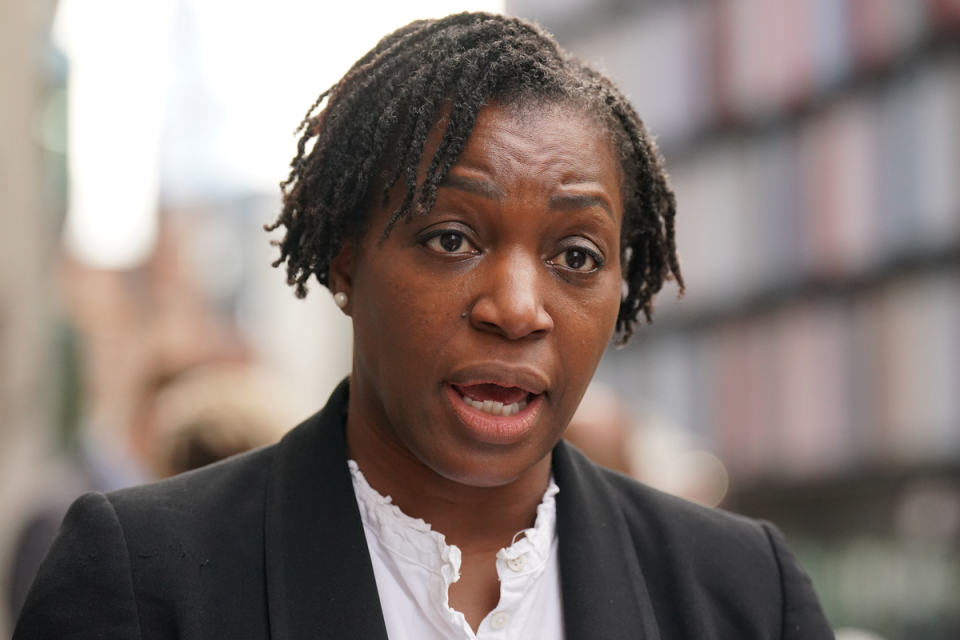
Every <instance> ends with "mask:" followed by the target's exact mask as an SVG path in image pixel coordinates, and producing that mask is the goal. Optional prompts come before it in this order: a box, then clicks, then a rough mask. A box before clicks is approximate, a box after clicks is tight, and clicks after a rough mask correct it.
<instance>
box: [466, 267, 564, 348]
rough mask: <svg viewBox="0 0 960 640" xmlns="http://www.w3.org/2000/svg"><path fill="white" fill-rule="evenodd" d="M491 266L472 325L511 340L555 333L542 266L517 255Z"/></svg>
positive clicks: (475, 306) (474, 305) (486, 274)
mask: <svg viewBox="0 0 960 640" xmlns="http://www.w3.org/2000/svg"><path fill="white" fill-rule="evenodd" d="M488 260H490V262H489V263H488V265H487V268H486V269H484V271H483V274H482V276H481V278H482V284H481V287H480V291H481V294H480V295H479V296H478V297H477V298H476V299H475V302H474V304H473V307H472V308H471V310H470V324H472V325H473V327H474V328H476V329H479V330H480V331H486V332H491V333H496V334H499V335H501V336H503V337H505V338H508V339H509V340H521V339H524V338H540V337H543V336H545V335H547V334H548V333H550V331H551V330H552V329H553V317H551V315H550V314H549V313H548V312H547V310H546V309H545V308H544V306H543V298H544V293H545V292H544V290H543V287H544V285H545V283H543V282H542V281H541V277H542V276H543V275H545V274H543V269H542V264H541V263H540V260H539V258H537V257H535V256H522V255H518V254H517V252H515V253H513V254H512V255H508V256H504V258H503V259H496V258H494V257H493V256H491V257H490V258H488Z"/></svg>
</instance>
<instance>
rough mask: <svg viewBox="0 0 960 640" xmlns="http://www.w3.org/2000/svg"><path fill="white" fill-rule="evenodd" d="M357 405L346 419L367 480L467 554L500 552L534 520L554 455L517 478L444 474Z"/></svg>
mask: <svg viewBox="0 0 960 640" xmlns="http://www.w3.org/2000/svg"><path fill="white" fill-rule="evenodd" d="M351 400H352V398H351ZM352 404H353V403H352V402H351V405H352ZM353 409H354V407H353V406H351V407H350V411H349V413H348V418H347V433H346V435H347V449H348V451H349V454H350V456H351V457H352V458H353V460H355V461H356V463H357V465H358V466H359V467H360V470H361V471H362V472H363V475H364V477H365V478H366V479H367V482H368V483H369V484H370V486H371V487H373V488H374V489H376V490H377V491H378V492H379V493H380V494H381V495H384V496H390V498H391V499H392V501H393V503H394V504H395V505H397V507H399V508H400V510H401V511H403V512H404V513H405V514H407V515H408V516H410V517H413V518H421V519H422V520H423V521H424V522H427V523H428V524H430V526H431V528H433V529H434V530H435V531H438V532H439V533H442V534H443V535H444V537H445V538H446V540H447V542H448V544H455V545H457V546H458V547H459V548H460V549H461V551H462V552H464V553H465V554H471V553H495V552H496V551H498V550H499V549H501V548H504V547H507V546H509V545H510V544H511V542H512V540H513V537H514V536H515V535H516V533H517V532H519V531H522V530H524V529H527V528H530V527H532V526H533V525H534V523H535V521H536V516H537V507H538V506H539V505H540V502H541V501H542V498H543V494H544V492H545V491H546V490H547V485H548V484H549V481H550V464H551V456H550V455H549V454H548V455H547V456H546V457H545V458H544V459H542V460H540V461H539V462H538V463H537V464H535V465H534V466H533V467H532V468H530V469H529V470H528V471H527V472H526V473H524V474H523V475H522V476H520V477H519V478H517V479H516V480H514V481H512V482H509V483H507V484H504V485H501V486H496V487H474V486H470V485H466V484H463V483H460V482H457V481H455V480H451V479H449V478H446V477H444V476H442V475H440V474H439V473H437V472H436V471H434V470H433V469H431V468H430V467H428V466H427V465H426V464H424V463H423V462H422V461H421V460H420V459H419V458H417V457H416V456H415V455H414V454H413V453H411V452H410V451H409V450H408V449H407V448H406V446H404V445H403V443H402V442H401V441H400V440H399V439H398V438H397V437H396V436H395V435H394V434H392V432H391V431H390V430H389V429H383V428H378V427H377V426H375V425H373V424H371V423H370V422H368V421H366V420H364V419H363V417H362V416H361V415H360V412H359V411H354V410H353ZM355 416H356V418H355Z"/></svg>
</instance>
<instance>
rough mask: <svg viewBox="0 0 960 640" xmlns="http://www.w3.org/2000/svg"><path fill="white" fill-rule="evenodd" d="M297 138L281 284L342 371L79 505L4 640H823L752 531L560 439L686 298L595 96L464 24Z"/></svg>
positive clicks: (538, 59) (515, 23)
mask: <svg viewBox="0 0 960 640" xmlns="http://www.w3.org/2000/svg"><path fill="white" fill-rule="evenodd" d="M324 100H326V104H325V106H324V108H323V109H322V110H320V111H319V112H318V113H316V114H314V112H315V110H316V109H317V108H318V107H319V106H320V104H321V103H322V102H323V101H324ZM301 128H302V129H303V130H304V133H303V136H302V137H301V139H300V141H299V147H298V153H297V156H296V157H295V158H294V160H293V162H292V171H291V175H290V178H289V180H287V181H286V182H285V183H284V184H283V189H284V206H283V210H282V212H281V214H280V216H279V219H278V220H277V222H276V224H275V225H273V227H272V228H278V227H281V226H282V227H284V229H285V236H284V238H283V240H282V242H280V243H279V245H280V250H281V255H280V259H279V260H278V261H277V264H278V265H279V264H280V263H283V262H286V265H287V269H288V275H289V281H290V283H291V284H293V285H295V287H296V291H297V294H298V295H300V296H303V295H305V294H306V283H307V280H308V279H309V278H310V277H311V276H315V277H316V278H317V280H319V281H320V282H321V283H322V284H324V285H326V286H327V287H328V288H329V289H330V290H331V292H332V293H333V294H334V300H335V301H336V302H337V304H338V306H340V307H341V308H342V309H343V311H344V313H346V314H348V315H349V316H351V317H352V320H353V325H354V336H355V344H354V363H353V373H352V374H351V376H350V378H349V380H348V381H344V383H342V384H341V385H340V387H339V388H338V389H337V390H336V391H335V392H334V394H333V396H332V397H331V398H330V400H329V402H328V404H327V406H326V408H324V409H323V411H321V412H320V413H319V414H317V415H316V416H314V417H313V418H311V419H309V420H307V421H306V422H305V423H304V424H302V425H300V426H299V427H297V428H296V429H294V430H293V431H292V432H290V433H289V434H288V435H287V436H286V437H285V438H284V439H283V441H282V442H280V443H279V444H278V445H276V446H273V447H267V448H264V449H260V450H258V451H255V452H253V453H251V454H246V455H243V456H239V457H236V458H233V459H231V460H229V461H227V462H225V463H221V464H218V465H214V466H213V467H210V468H207V469H204V470H200V471H199V472H193V473H190V474H186V475H183V476H179V477H177V478H174V479H172V480H169V481H166V482H162V483H158V484H155V485H151V486H147V487H141V488H136V489H131V490H127V491H121V492H117V493H112V494H109V495H106V496H104V495H100V494H90V495H87V496H85V497H84V498H81V499H80V500H79V501H78V502H77V503H76V504H75V505H74V507H73V508H72V510H71V512H70V513H69V514H68V516H67V518H66V520H65V524H64V526H63V529H62V532H61V534H60V537H59V539H58V541H57V543H56V545H55V546H54V549H53V550H52V551H51V553H50V555H49V557H48V558H47V560H46V561H45V564H44V566H43V567H42V569H41V571H40V574H39V577H38V579H37V581H36V583H35V585H34V587H33V589H32V592H31V594H30V596H29V599H28V602H27V604H26V606H25V609H24V612H23V615H22V617H21V619H20V623H19V626H18V628H17V631H16V635H15V638H17V639H18V640H21V639H26V638H41V637H42V638H59V637H67V636H72V635H87V634H89V633H92V632H93V631H97V632H98V633H99V634H100V636H99V637H111V638H112V637H117V638H121V637H122V638H130V637H143V638H167V637H170V638H173V637H178V638H211V637H224V638H227V637H229V638H266V637H272V638H387V637H389V638H392V639H397V638H418V639H420V638H471V637H474V636H476V637H479V638H562V637H566V638H569V639H571V640H572V639H575V638H583V639H588V638H589V639H591V640H592V639H601V638H646V639H648V640H650V639H655V638H662V639H664V640H665V639H667V638H671V639H672V638H691V639H694V638H695V639H697V640H703V639H707V638H737V639H749V638H758V639H759V638H765V639H766V638H791V639H800V638H804V639H810V638H824V639H826V638H832V633H831V632H830V629H829V627H828V626H827V624H826V622H825V620H824V618H823V614H822V613H821V611H820V608H819V605H818V603H817V600H816V597H815V595H814V594H813V591H812V589H811V587H810V583H809V580H808V579H807V578H806V576H805V575H804V574H803V572H802V570H801V569H800V568H799V567H798V566H797V564H796V561H795V560H794V558H793V556H792V555H791V554H790V552H789V551H788V550H787V548H786V545H785V543H784V540H783V538H782V536H781V535H780V534H779V533H778V532H777V531H776V529H774V528H773V527H772V526H771V525H769V524H765V523H758V522H753V521H749V520H746V519H743V518H739V517H736V516H732V515H730V514H725V513H722V512H719V511H712V510H708V509H705V508H700V507H697V506H695V505H693V504H690V503H686V502H684V501H681V500H678V499H675V498H671V497H668V496H665V495H662V494H659V493H657V492H655V491H653V490H651V489H648V488H645V487H643V486H642V485H639V484H637V483H635V482H633V481H631V480H629V479H627V478H626V477H624V476H621V475H618V474H615V473H613V472H609V471H605V470H603V469H601V468H599V467H596V466H594V465H593V464H592V463H590V462H588V461H587V460H586V459H585V458H584V457H583V456H582V455H580V454H579V453H578V452H577V451H576V450H574V449H572V448H571V447H569V446H566V445H564V444H563V443H562V442H561V441H560V436H561V434H562V433H563V430H564V427H565V426H566V425H567V423H568V422H569V421H570V418H571V416H572V415H573V413H574V410H575V409H576V408H577V405H578V403H579V401H580V398H581V397H582V395H583V393H584V391H585V389H586V387H587V384H588V383H589V381H590V378H591V376H592V375H593V372H594V370H595V368H596V366H597V364H598V362H599V360H600V357H601V355H602V353H603V351H604V349H605V347H606V346H607V344H608V343H609V341H610V338H611V336H612V335H613V334H614V331H616V334H617V339H618V340H619V341H620V342H625V341H626V340H627V339H628V338H629V336H630V334H631V332H632V331H633V329H634V326H635V324H636V322H637V319H638V318H637V317H638V314H640V313H643V314H645V315H646V316H647V317H648V318H649V316H650V312H651V305H652V299H653V296H654V294H655V293H656V292H657V291H659V290H660V288H661V285H662V284H663V282H664V280H665V279H666V278H667V277H670V276H672V277H675V278H676V279H677V280H678V281H679V282H680V284H681V286H682V280H681V277H680V270H679V267H678V264H677V259H676V252H675V247H674V222H673V219H674V208H675V207H674V198H673V194H672V192H671V191H670V188H669V185H668V182H667V177H666V175H665V173H664V170H663V168H662V164H661V160H660V158H659V155H658V152H657V150H656V147H655V146H654V144H653V142H652V140H651V139H650V138H649V136H648V134H647V133H646V132H645V130H644V128H643V125H642V124H641V122H640V120H639V118H638V117H637V116H636V114H635V113H634V111H633V109H632V108H631V107H630V105H629V104H628V102H627V101H626V100H625V99H624V98H623V96H622V95H621V94H620V92H619V91H618V90H617V89H616V88H615V87H614V86H613V85H612V84H611V83H610V81H609V80H607V79H606V78H604V77H603V76H601V75H599V74H598V73H596V72H594V71H592V70H590V69H588V68H586V67H585V66H583V65H582V64H581V63H579V62H577V61H575V60H573V59H572V58H570V57H569V56H568V55H567V54H566V53H564V52H563V51H562V50H561V49H559V47H558V46H557V44H556V43H555V42H554V41H553V39H552V38H551V37H550V36H548V35H547V34H545V33H543V32H542V31H541V30H540V29H538V28H537V27H535V26H533V25H531V24H529V23H526V22H523V21H521V20H517V19H513V18H505V17H502V16H495V15H489V14H460V15H454V16H449V17H447V18H445V19H442V20H430V21H418V22H414V23H411V24H410V25H408V26H406V27H404V28H402V29H400V30H398V31H396V32H395V33H393V34H391V35H389V36H387V37H386V38H384V39H383V40H382V41H381V42H380V43H379V44H378V45H377V47H376V48H375V49H374V50H373V51H371V52H370V53H368V54H367V55H366V56H364V57H363V58H361V59H360V60H359V61H358V62H357V63H356V64H355V65H354V66H353V68H352V69H351V70H350V72H349V73H348V74H347V75H346V76H345V77H344V78H343V79H342V80H341V81H340V82H339V83H337V84H336V85H335V86H334V87H333V88H332V89H331V90H329V91H327V92H326V93H324V94H322V95H321V96H320V98H319V99H318V100H317V102H316V103H315V104H314V105H313V108H311V110H310V111H309V112H308V114H307V117H306V118H305V120H304V122H303V124H302V126H301ZM427 523H429V524H427Z"/></svg>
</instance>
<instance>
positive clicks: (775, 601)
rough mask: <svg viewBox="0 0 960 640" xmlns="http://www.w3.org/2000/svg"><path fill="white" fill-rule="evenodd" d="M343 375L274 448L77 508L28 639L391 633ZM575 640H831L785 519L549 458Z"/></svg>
mask: <svg viewBox="0 0 960 640" xmlns="http://www.w3.org/2000/svg"><path fill="white" fill-rule="evenodd" d="M348 393H349V391H348V388H347V384H346V382H344V383H342V384H341V385H340V386H339V387H338V388H337V390H336V391H335V392H334V393H333V395H332V396H331V398H330V401H329V403H328V404H327V406H326V408H324V409H323V411H321V412H320V413H318V414H317V415H315V416H313V417H312V418H310V419H308V420H307V421H306V422H304V423H303V424H301V425H300V426H299V427H297V428H296V429H294V430H293V431H291V432H290V433H289V434H287V436H286V437H284V438H283V440H282V441H281V442H280V443H278V444H276V445H273V446H269V447H265V448H262V449H258V450H256V451H253V452H250V453H248V454H244V455H241V456H238V457H235V458H232V459H230V460H227V461H224V462H221V463H218V464H216V465H213V466H210V467H206V468H204V469H200V470H197V471H194V472H191V473H187V474H184V475H181V476H177V477H175V478H172V479H170V480H165V481H163V482H158V483H156V484H152V485H147V486H143V487H136V488H132V489H126V490H123V491H117V492H113V493H109V494H106V495H104V494H100V493H89V494H87V495H85V496H83V497H82V498H80V499H79V500H77V501H76V502H75V503H74V505H73V506H72V507H71V508H70V511H69V513H68V514H67V516H66V519H65V520H64V523H63V526H62V527H61V530H60V533H59V535H58V537H57V540H56V542H55V543H54V545H53V548H52V549H51V551H50V553H49V555H48V556H47V558H46V559H45V560H44V563H43V565H42V566H41V568H40V571H39V573H38V575H37V578H36V581H35V582H34V584H33V586H32V588H31V590H30V593H29V595H28V597H27V602H26V603H25V605H24V608H23V611H22V613H21V616H20V620H19V622H18V624H17V627H16V630H15V632H14V640H28V639H32V638H38V639H43V640H53V639H60V638H93V637H96V638H105V639H113V638H117V639H120V638H122V639H124V640H128V639H131V638H142V639H145V640H146V639H150V640H152V639H159V638H180V639H182V640H194V639H196V640H200V639H204V640H207V639H210V638H230V639H234V640H239V639H245V638H251V639H253V638H273V639H275V640H281V639H282V640H308V639H309V640H316V639H326V638H334V639H341V638H343V639H348V638H350V639H352V638H363V639H370V640H386V638H387V635H386V631H385V629H384V623H383V616H382V615H381V611H380V600H379V597H378V595H377V585H376V582H375V579H374V574H373V568H372V566H371V564H370V556H369V553H368V551H367V543H366V538H365V537H364V533H363V525H362V523H361V521H360V514H359V511H358V508H357V503H356V498H355V497H354V492H353V487H352V484H351V478H350V472H349V469H348V467H347V464H346V449H345V444H344V433H343V425H344V416H345V412H346V406H347V398H348ZM553 471H554V477H555V479H556V482H557V484H558V485H559V487H560V493H559V494H557V530H558V535H559V543H560V548H559V559H560V575H561V582H562V594H563V596H562V597H563V613H564V624H565V627H566V637H567V638H568V639H569V640H607V639H609V640H613V639H626V638H631V639H636V640H640V639H644V640H658V639H659V640H681V639H683V640H714V639H715V640H721V639H723V640H754V639H756V640H760V639H764V640H768V639H769V640H772V639H775V638H782V639H790V640H801V639H802V640H820V639H822V640H832V638H833V633H832V632H831V630H830V627H829V626H828V624H827V622H826V620H825V618H824V616H823V613H822V611H821V609H820V605H819V604H818V602H817V598H816V596H815V595H814V592H813V589H812V587H811V584H810V580H809V578H807V576H806V575H805V574H804V572H803V571H802V569H801V568H800V567H799V566H798V565H797V562H796V560H795V559H794V557H793V555H792V554H791V553H790V551H789V550H788V549H787V545H786V543H785V541H784V539H783V536H782V535H781V534H780V533H779V532H778V531H777V529H776V528H774V527H773V526H772V525H770V524H768V523H763V522H756V521H752V520H748V519H746V518H742V517H739V516H735V515H732V514H729V513H725V512H723V511H719V510H712V509H707V508H704V507H700V506H697V505H694V504H692V503H689V502H686V501H684V500H680V499H678V498H674V497H671V496H668V495H665V494H663V493H660V492H657V491H655V490H653V489H650V488H649V487H646V486H644V485H641V484H639V483H637V482H634V481H633V480H630V479H628V478H626V477H624V476H622V475H619V474H617V473H614V472H611V471H607V470H605V469H602V468H600V467H598V466H596V465H594V464H593V463H591V462H589V461H588V460H587V459H586V458H585V457H584V456H583V455H582V454H580V453H579V452H578V451H577V450H575V449H574V448H573V447H571V446H569V445H567V444H564V443H563V442H561V443H560V444H558V445H557V447H556V449H554V452H553Z"/></svg>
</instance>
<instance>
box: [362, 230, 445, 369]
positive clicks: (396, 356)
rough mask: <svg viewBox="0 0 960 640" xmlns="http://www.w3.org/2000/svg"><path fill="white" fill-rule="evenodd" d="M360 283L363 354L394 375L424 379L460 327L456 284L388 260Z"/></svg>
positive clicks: (366, 273) (369, 269)
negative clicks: (448, 284)
mask: <svg viewBox="0 0 960 640" xmlns="http://www.w3.org/2000/svg"><path fill="white" fill-rule="evenodd" d="M373 250H374V251H376V249H373ZM385 262H387V264H384V263H385ZM354 287H355V289H354V297H355V304H354V313H353V320H354V330H355V334H356V336H355V340H356V343H357V347H358V349H362V350H363V351H364V352H366V353H360V354H358V355H360V356H361V357H364V356H365V357H366V358H367V359H368V361H370V362H373V363H375V364H376V366H377V369H379V370H386V369H389V370H390V373H391V376H393V375H397V374H398V373H399V374H410V375H412V376H413V378H414V379H417V378H420V379H422V378H423V375H422V374H423V370H424V368H425V367H430V366H431V363H433V362H435V359H434V358H432V357H431V354H435V353H436V352H437V351H438V350H439V349H441V348H442V347H443V345H444V344H445V342H446V340H447V339H448V338H449V335H450V333H451V332H452V331H455V330H456V320H457V319H458V318H459V312H458V309H459V308H460V307H459V306H457V302H456V300H453V299H452V298H453V293H452V291H451V289H450V288H448V287H443V286H442V285H440V284H438V283H437V282H436V281H434V280H433V279H431V278H425V277H422V274H418V272H417V270H416V269H409V268H404V265H402V263H399V262H394V263H393V264H389V261H388V260H375V261H372V262H371V263H370V264H368V265H367V266H366V267H365V268H364V269H362V270H361V271H360V272H359V273H358V274H357V277H356V279H355V284H354ZM417 374H419V375H417Z"/></svg>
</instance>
